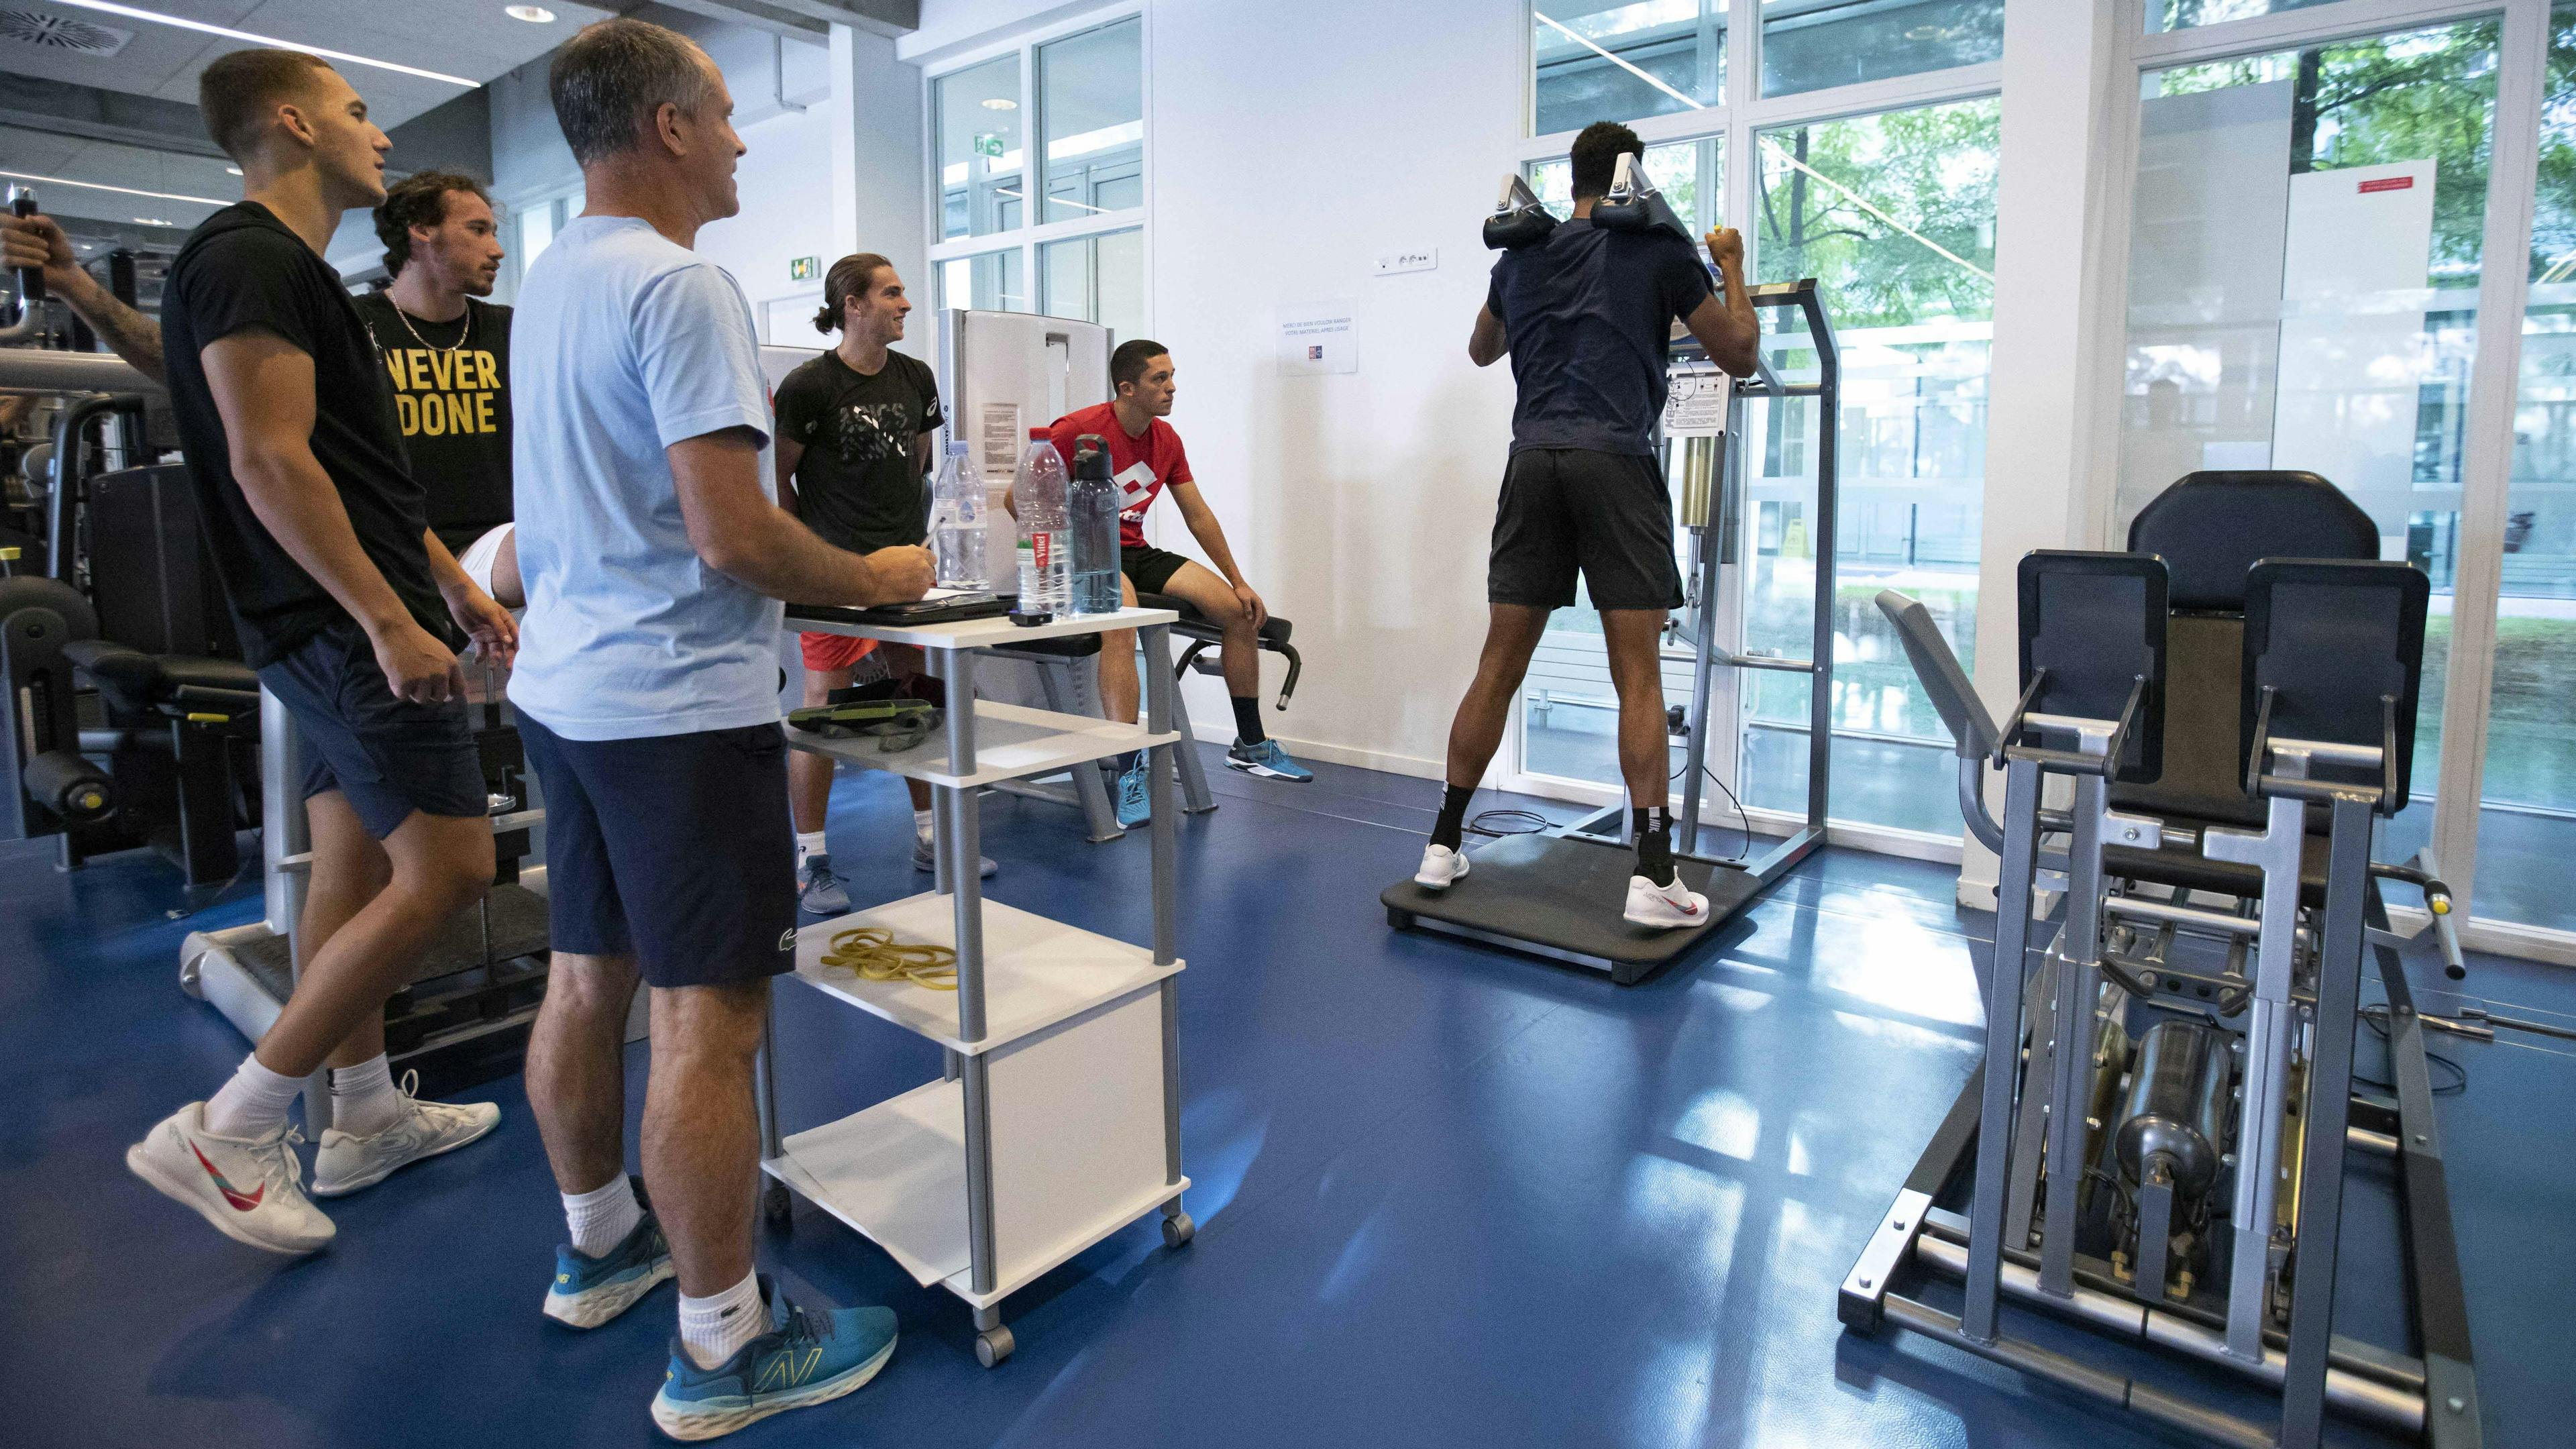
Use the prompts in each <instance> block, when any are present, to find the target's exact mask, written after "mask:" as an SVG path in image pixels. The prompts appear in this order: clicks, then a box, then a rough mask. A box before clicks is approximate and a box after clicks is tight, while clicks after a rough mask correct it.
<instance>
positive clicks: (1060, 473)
mask: <svg viewBox="0 0 2576 1449" xmlns="http://www.w3.org/2000/svg"><path fill="white" fill-rule="evenodd" d="M1067 493H1068V487H1067V482H1066V479H1065V475H1064V458H1063V455H1061V454H1059V453H1057V452H1056V450H1055V444H1053V443H1052V442H1049V441H1048V440H1047V433H1046V429H1044V428H1032V429H1030V430H1029V450H1028V451H1027V452H1026V453H1024V454H1022V455H1021V457H1020V476H1019V477H1018V479H1017V480H1015V481H1014V482H1013V483H1012V484H1011V507H1012V509H1013V511H1014V512H1016V513H1017V514H1018V515H1019V520H1020V612H1021V613H1023V614H1064V613H1069V612H1071V611H1072V605H1073V551H1072V549H1071V548H1070V547H1069V545H1070V544H1071V543H1072V541H1073V540H1072V538H1071V537H1070V535H1071V533H1072V531H1073V529H1072V523H1073V520H1072V518H1071V516H1070V514H1069V512H1068V507H1067V496H1066V495H1067Z"/></svg>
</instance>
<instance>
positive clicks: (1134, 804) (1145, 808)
mask: <svg viewBox="0 0 2576 1449" xmlns="http://www.w3.org/2000/svg"><path fill="white" fill-rule="evenodd" d="M1151 758H1152V757H1151V756H1150V755H1138V756H1137V757H1136V763H1135V764H1133V765H1130V766H1128V767H1127V773H1126V774H1123V775H1121V776H1119V777H1118V824H1119V826H1120V828H1122V829H1126V830H1133V829H1135V828H1136V827H1137V826H1139V825H1142V824H1144V823H1145V822H1146V821H1148V820H1151V819H1153V818H1154V800H1153V796H1151V795H1150V794H1148V793H1146V789H1145V783H1146V780H1147V776H1146V774H1145V771H1146V770H1147V769H1148V768H1150V767H1149V766H1148V764H1147V761H1148V760H1150V759H1151Z"/></svg>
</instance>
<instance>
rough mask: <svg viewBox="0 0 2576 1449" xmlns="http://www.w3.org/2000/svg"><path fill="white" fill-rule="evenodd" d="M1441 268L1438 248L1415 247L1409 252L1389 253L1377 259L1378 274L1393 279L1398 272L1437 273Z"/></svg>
mask: <svg viewBox="0 0 2576 1449" xmlns="http://www.w3.org/2000/svg"><path fill="white" fill-rule="evenodd" d="M1439 266H1440V249H1439V248H1438V247H1415V248H1413V249H1411V250H1409V251H1401V252H1388V253H1386V254H1385V255H1383V256H1381V257H1379V258H1378V259H1377V274H1378V275H1379V276H1381V277H1391V276H1394V275H1395V274H1396V273H1398V272H1428V271H1435V270H1437V269H1438V268H1439Z"/></svg>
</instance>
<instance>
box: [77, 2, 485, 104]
mask: <svg viewBox="0 0 2576 1449" xmlns="http://www.w3.org/2000/svg"><path fill="white" fill-rule="evenodd" d="M59 3H61V4H64V5H68V6H71V7H72V8H74V9H76V10H95V11H98V12H99V13H100V14H102V15H122V16H124V17H125V18H126V19H128V20H148V21H150V22H151V23H153V24H155V25H170V26H176V27H177V28H179V29H181V30H193V31H196V32H197V33H198V34H200V35H220V36H222V37H224V38H225V39H227V40H246V41H249V42H250V43H251V44H253V45H274V46H277V47H279V48H280V49H283V50H300V51H302V52H304V53H305V54H306V55H318V56H321V57H322V58H323V59H325V60H345V61H347V62H349V63H350V64H351V65H368V66H374V67H375V68H376V69H378V70H390V71H398V72H400V73H401V74H403V75H416V76H419V77H420V78H421V79H423V80H434V81H445V82H447V83H448V84H449V85H452V86H463V87H465V88H466V89H467V90H469V91H471V90H480V89H482V87H483V83H482V82H481V81H478V80H468V79H466V78H465V77H464V76H461V75H447V74H444V73H442V72H439V71H434V70H422V69H421V68H420V67H418V66H412V65H397V64H395V63H394V62H393V61H390V60H375V59H372V58H370V57H368V56H363V55H351V54H350V53H349V52H347V51H345V50H324V49H323V48H322V47H321V46H318V45H306V44H304V43H303V42H301V41H296V40H280V39H278V38H277V37H276V36H274V35H261V34H258V33H257V32H255V31H249V30H234V29H231V28H229V27H227V26H222V25H208V24H207V23H206V22H204V21H202V20H183V19H181V18H179V17H178V16H176V15H163V14H161V13H159V12H158V11H153V10H141V9H137V8H136V7H134V6H132V5H115V4H110V3H109V0H59Z"/></svg>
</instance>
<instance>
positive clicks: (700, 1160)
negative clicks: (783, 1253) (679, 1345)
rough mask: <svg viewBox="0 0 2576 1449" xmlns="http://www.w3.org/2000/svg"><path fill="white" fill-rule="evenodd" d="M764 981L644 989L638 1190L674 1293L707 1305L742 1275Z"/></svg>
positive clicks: (756, 1139) (754, 1171)
mask: <svg viewBox="0 0 2576 1449" xmlns="http://www.w3.org/2000/svg"><path fill="white" fill-rule="evenodd" d="M768 1006H769V982H768V981H767V980H765V979H764V980H760V981H748V982H740V983H736V984H733V985H726V986H677V987H655V988H654V989H653V1006H652V1011H653V1070H652V1077H651V1080H650V1083H649V1085H648V1086H647V1087H646V1089H645V1096H644V1185H645V1186H646V1187H647V1188H648V1189H649V1190H650V1191H651V1192H652V1195H653V1210H654V1212H655V1213H657V1214H659V1215H660V1217H661V1219H662V1225H663V1231H664V1232H665V1234H667V1235H668V1237H669V1238H670V1242H671V1261H672V1264H673V1266H675V1267H676V1268H677V1269H678V1270H679V1276H680V1291H681V1293H683V1294H685V1295H687V1296H689V1297H692V1298H706V1297H711V1296H713V1295H715V1294H717V1293H720V1292H723V1291H724V1290H726V1289H729V1288H732V1287H733V1286H734V1285H735V1284H737V1283H740V1282H741V1281H742V1280H743V1279H744V1278H745V1277H746V1276H748V1275H749V1274H750V1272H751V1264H752V1212H753V1203H754V1200H755V1198H756V1197H757V1195H758V1190H759V1185H760V1184H759V1178H760V1119H759V1113H758V1111H757V1109H756V1108H755V1107H754V1105H753V1100H752V1062H753V1059H754V1058H755V1057H756V1056H757V1055H758V1053H759V1051H760V1031H761V1024H762V1022H763V1020H764V1019H765V1016H766V1013H767V1011H768Z"/></svg>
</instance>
